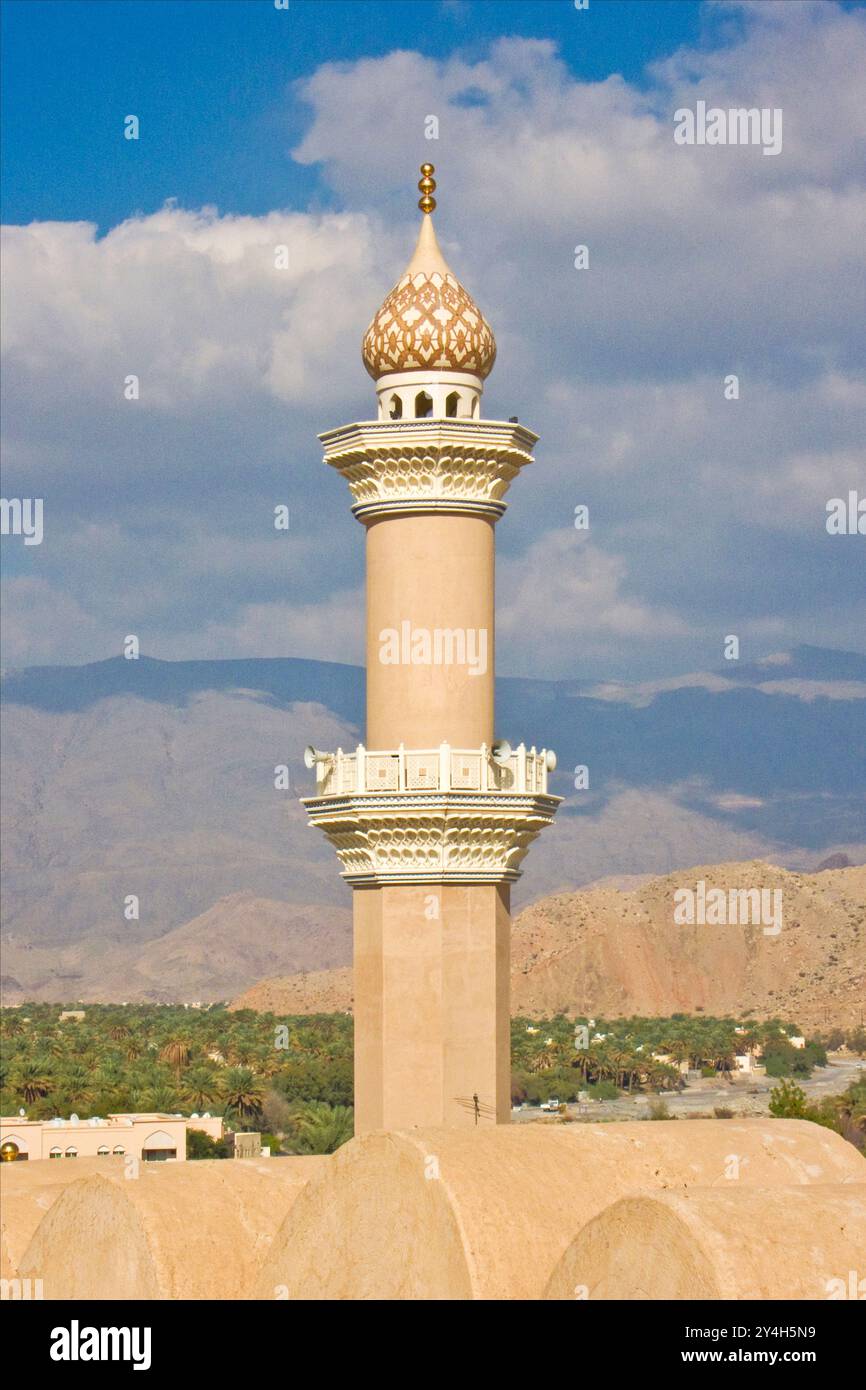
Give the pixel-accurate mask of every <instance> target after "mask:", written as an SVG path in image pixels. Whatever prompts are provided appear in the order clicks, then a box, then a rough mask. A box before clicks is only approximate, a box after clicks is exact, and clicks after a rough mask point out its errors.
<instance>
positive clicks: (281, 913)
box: [3, 893, 352, 1012]
mask: <svg viewBox="0 0 866 1390" xmlns="http://www.w3.org/2000/svg"><path fill="white" fill-rule="evenodd" d="M135 926H136V924H135V923H134V922H131V923H130V924H129V931H128V936H127V938H126V939H125V940H121V941H118V940H113V941H109V942H106V943H104V944H100V943H99V942H96V941H93V940H85V941H82V942H78V943H76V944H74V945H69V946H65V947H63V948H61V949H60V950H57V949H55V948H51V947H47V946H32V945H27V944H26V943H24V942H22V941H19V940H16V939H15V938H14V937H12V936H9V937H6V938H5V939H4V944H3V964H4V970H5V971H6V972H7V973H6V976H5V980H4V984H3V1002H4V1003H5V1004H15V1003H19V1002H21V1001H22V1000H24V999H36V1000H47V1001H51V1000H65V1001H70V1000H82V1001H84V1002H87V1003H105V1002H110V1001H112V1000H126V1001H127V1002H128V1003H130V1004H135V1003H154V1004H160V1003H174V1002H178V1001H179V1002H182V1003H192V1002H193V1001H194V1000H201V1001H203V1002H213V1001H216V1000H220V999H230V998H231V997H232V995H234V994H236V993H237V991H238V990H241V989H243V988H244V987H245V986H246V985H248V984H249V981H250V980H254V979H256V978H259V979H261V978H262V977H267V976H270V975H272V974H280V975H282V974H285V973H287V972H292V974H293V975H297V976H298V977H299V978H303V975H301V974H300V972H303V971H307V970H314V971H321V968H322V967H325V970H324V971H323V972H322V973H324V974H327V973H328V967H330V968H331V969H334V968H336V967H338V966H343V965H346V964H347V962H349V961H350V960H351V958H352V922H351V915H350V913H349V911H348V910H347V909H346V908H344V907H323V906H311V905H303V904H302V905H299V904H295V903H285V902H275V901H274V900H273V899H271V898H261V897H257V896H256V895H255V894H254V893H232V894H230V895H229V896H228V897H225V898H221V899H220V900H219V902H216V903H214V905H213V907H211V908H208V910H207V912H203V913H201V915H200V916H198V917H194V918H193V920H192V921H191V922H185V923H184V925H183V926H181V927H176V928H175V930H174V931H170V932H166V933H165V935H164V936H160V937H158V938H157V939H156V940H155V941H141V940H139V939H138V937H137V935H136V931H135ZM335 1007H338V1006H335ZM298 1012H306V1010H300V1009H299V1010H298Z"/></svg>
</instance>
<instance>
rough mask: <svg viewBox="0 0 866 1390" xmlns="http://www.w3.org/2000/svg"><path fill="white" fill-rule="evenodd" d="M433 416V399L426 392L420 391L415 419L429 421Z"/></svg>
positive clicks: (416, 401)
mask: <svg viewBox="0 0 866 1390" xmlns="http://www.w3.org/2000/svg"><path fill="white" fill-rule="evenodd" d="M432 414H433V397H432V396H428V394H427V392H426V391H419V392H418V394H417V396H416V397H415V419H416V420H429V419H430V416H431V415H432Z"/></svg>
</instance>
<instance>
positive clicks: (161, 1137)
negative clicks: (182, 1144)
mask: <svg viewBox="0 0 866 1390" xmlns="http://www.w3.org/2000/svg"><path fill="white" fill-rule="evenodd" d="M141 1157H142V1158H143V1160H144V1162H145V1163H165V1162H166V1161H167V1160H168V1159H170V1158H177V1144H176V1142H175V1140H174V1139H172V1137H171V1135H170V1134H166V1132H165V1130H164V1129H158V1130H156V1132H155V1133H154V1134H151V1135H149V1136H148V1137H147V1139H145V1141H144V1143H143V1144H142V1146H141Z"/></svg>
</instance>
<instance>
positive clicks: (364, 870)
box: [303, 744, 561, 886]
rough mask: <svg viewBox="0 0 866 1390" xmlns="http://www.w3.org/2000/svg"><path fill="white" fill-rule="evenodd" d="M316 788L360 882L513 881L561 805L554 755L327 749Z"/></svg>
mask: <svg viewBox="0 0 866 1390" xmlns="http://www.w3.org/2000/svg"><path fill="white" fill-rule="evenodd" d="M308 761H309V762H315V765H316V770H317V792H318V794H317V795H316V796H314V797H306V798H304V800H303V805H304V806H305V808H306V810H307V813H308V815H309V817H310V820H311V822H312V824H313V825H315V826H316V827H317V828H319V829H320V830H322V831H324V833H325V835H326V836H327V837H328V840H329V841H330V843H331V844H332V845H333V847H334V849H335V851H336V853H337V856H338V858H339V860H340V862H341V864H342V866H343V877H344V878H345V879H347V880H348V882H350V883H352V884H354V885H357V886H361V885H370V884H378V883H381V884H385V883H464V884H472V883H510V882H513V881H514V880H515V879H516V878H518V877H519V875H520V870H519V865H520V863H521V861H522V860H523V858H524V856H525V854H526V852H527V850H528V849H529V846H530V845H531V843H532V841H533V840H534V839H535V837H536V836H537V835H538V834H539V832H540V831H541V830H543V829H544V827H545V826H546V825H549V824H550V823H551V821H552V820H553V817H554V815H555V813H556V809H557V806H558V805H559V802H560V800H561V798H560V797H558V796H552V795H551V794H550V793H549V792H548V790H547V779H548V774H549V773H550V772H551V771H552V770H553V769H554V767H555V766H556V759H555V757H554V756H553V754H552V753H550V752H548V751H547V750H546V749H542V751H541V752H540V753H539V752H537V751H536V749H535V748H530V749H527V748H526V747H524V745H522V744H521V745H520V746H519V747H518V748H516V749H514V750H512V749H510V748H508V747H507V745H501V744H500V745H498V747H497V748H496V750H495V754H494V750H491V749H490V748H487V747H484V746H482V747H481V748H476V749H455V748H451V747H449V745H448V744H442V745H441V746H440V747H439V748H435V749H407V748H402V747H401V748H397V749H392V750H386V751H384V752H383V751H378V750H377V751H375V752H372V751H368V750H367V749H365V748H364V747H363V745H361V746H359V747H358V748H357V749H356V750H355V752H354V753H344V752H343V751H342V750H341V749H338V750H337V752H336V753H319V752H316V751H315V750H309V756H308Z"/></svg>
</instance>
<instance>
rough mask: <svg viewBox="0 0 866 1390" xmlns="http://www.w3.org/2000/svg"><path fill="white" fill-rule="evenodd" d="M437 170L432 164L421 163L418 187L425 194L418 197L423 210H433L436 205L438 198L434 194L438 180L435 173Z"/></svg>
mask: <svg viewBox="0 0 866 1390" xmlns="http://www.w3.org/2000/svg"><path fill="white" fill-rule="evenodd" d="M435 172H436V170H435V169H434V168H433V165H432V164H422V165H421V178H420V179H419V180H418V188H419V191H420V192H421V194H422V195H423V196H422V197H420V198H419V199H418V206H419V208H420V209H421V211H422V212H432V211H433V209H434V208H435V206H436V199H435V198H434V197H433V194H434V193H435V192H436V180H435V179H434V177H433V175H434V174H435Z"/></svg>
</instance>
